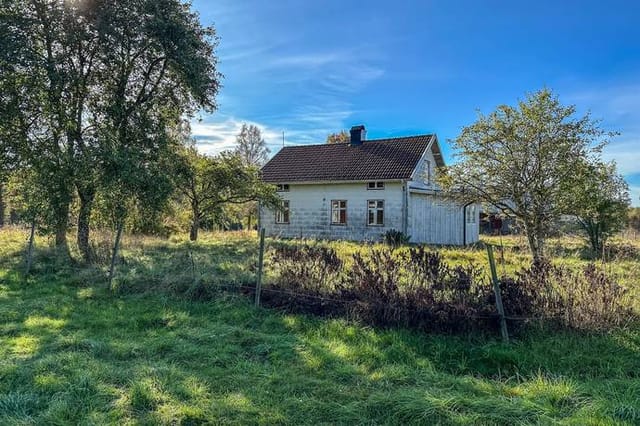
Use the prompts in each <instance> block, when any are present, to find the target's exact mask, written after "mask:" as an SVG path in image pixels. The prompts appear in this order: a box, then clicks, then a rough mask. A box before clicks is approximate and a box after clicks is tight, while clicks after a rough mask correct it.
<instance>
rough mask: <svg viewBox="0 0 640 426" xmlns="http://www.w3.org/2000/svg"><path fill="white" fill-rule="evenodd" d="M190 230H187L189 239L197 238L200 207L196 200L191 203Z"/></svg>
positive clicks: (194, 239)
mask: <svg viewBox="0 0 640 426" xmlns="http://www.w3.org/2000/svg"><path fill="white" fill-rule="evenodd" d="M191 216H192V218H193V219H192V220H191V230H190V231H189V240H191V241H197V240H198V230H199V229H200V209H199V205H198V203H197V202H195V201H194V202H192V203H191Z"/></svg>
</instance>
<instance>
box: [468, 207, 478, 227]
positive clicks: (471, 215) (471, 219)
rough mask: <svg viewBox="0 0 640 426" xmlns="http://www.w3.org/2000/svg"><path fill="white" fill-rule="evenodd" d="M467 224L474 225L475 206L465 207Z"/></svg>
mask: <svg viewBox="0 0 640 426" xmlns="http://www.w3.org/2000/svg"><path fill="white" fill-rule="evenodd" d="M467 223H476V206H473V205H471V206H467Z"/></svg>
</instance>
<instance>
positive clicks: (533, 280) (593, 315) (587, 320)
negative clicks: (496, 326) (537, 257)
mask: <svg viewBox="0 0 640 426" xmlns="http://www.w3.org/2000/svg"><path fill="white" fill-rule="evenodd" d="M500 288H501V292H502V300H503V304H504V307H505V313H506V315H507V316H519V317H528V318H540V319H541V320H542V321H543V322H544V323H545V324H547V325H555V326H560V327H569V328H574V329H582V330H605V329H610V328H613V327H616V326H620V325H623V324H624V323H626V322H627V321H629V320H630V319H631V318H632V310H631V307H630V305H629V303H628V301H627V294H628V291H627V289H625V288H624V287H622V286H620V285H618V284H617V283H616V282H615V281H614V280H613V279H612V278H611V277H609V276H607V275H606V274H605V273H604V272H603V271H602V270H601V269H599V268H597V267H596V266H595V265H594V264H588V265H587V266H585V267H584V268H583V269H582V270H579V271H572V270H570V269H568V268H567V267H565V266H557V265H552V264H551V263H550V262H549V261H540V262H536V263H534V264H533V265H532V266H531V267H530V268H525V269H523V270H522V271H520V272H518V273H517V274H516V277H515V278H506V279H503V280H502V281H501V285H500Z"/></svg>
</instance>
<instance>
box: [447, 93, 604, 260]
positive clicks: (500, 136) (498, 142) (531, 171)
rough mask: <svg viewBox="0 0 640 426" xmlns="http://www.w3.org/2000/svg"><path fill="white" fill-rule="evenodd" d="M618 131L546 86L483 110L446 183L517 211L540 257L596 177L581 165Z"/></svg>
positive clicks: (461, 194) (466, 196) (459, 144)
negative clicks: (577, 190)
mask: <svg viewBox="0 0 640 426" xmlns="http://www.w3.org/2000/svg"><path fill="white" fill-rule="evenodd" d="M613 135H614V133H611V132H607V131H605V130H603V129H602V128H601V127H600V126H599V122H598V121H596V120H593V119H592V118H591V116H590V115H589V114H586V115H583V116H576V108H575V106H565V105H562V104H561V103H560V101H559V100H558V97H557V96H556V95H554V94H553V93H552V92H551V91H550V90H548V89H543V90H540V91H538V92H536V93H532V94H529V95H527V96H526V98H525V99H524V100H521V101H519V102H518V104H517V105H516V106H509V105H501V106H499V107H498V108H497V109H496V110H495V111H494V112H492V113H490V114H489V115H483V114H481V113H480V114H479V115H478V119H477V121H476V122H475V123H473V124H471V125H469V126H466V127H464V128H463V130H462V132H461V134H460V135H459V136H458V137H457V138H456V139H454V140H453V141H452V145H453V148H454V150H455V151H456V157H457V159H458V162H457V163H455V164H454V165H452V166H451V167H449V168H448V169H446V171H445V173H444V174H443V175H441V176H440V183H441V184H442V186H443V187H444V188H445V189H446V190H448V192H449V194H450V195H451V196H453V197H456V198H458V199H460V200H461V201H474V202H482V203H486V204H490V205H492V206H494V207H495V208H497V209H499V210H500V211H502V212H503V213H505V214H506V215H508V216H512V217H514V218H515V219H516V221H517V222H518V224H519V225H520V226H521V227H522V228H523V229H524V232H525V233H526V235H527V238H528V242H529V247H530V249H531V252H532V254H533V256H534V258H539V257H541V256H543V254H544V241H545V239H546V238H547V237H548V236H549V235H550V234H551V232H552V231H553V227H554V224H555V222H556V221H557V220H558V219H559V218H560V216H561V215H562V214H572V211H573V210H574V209H575V205H574V204H573V202H572V201H573V198H574V197H575V194H574V192H573V190H572V188H574V187H576V185H579V183H580V181H581V180H582V179H587V178H589V175H588V173H576V164H577V163H580V164H585V165H592V164H596V163H597V162H598V161H599V156H600V153H601V150H602V147H603V146H604V145H605V144H606V143H607V142H608V140H609V138H610V137H611V136H613Z"/></svg>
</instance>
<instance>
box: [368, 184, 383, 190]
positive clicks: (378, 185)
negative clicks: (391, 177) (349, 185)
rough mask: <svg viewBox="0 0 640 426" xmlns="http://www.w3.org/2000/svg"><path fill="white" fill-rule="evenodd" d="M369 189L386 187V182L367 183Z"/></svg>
mask: <svg viewBox="0 0 640 426" xmlns="http://www.w3.org/2000/svg"><path fill="white" fill-rule="evenodd" d="M367 189H369V190H376V189H384V182H369V183H367Z"/></svg>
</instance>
